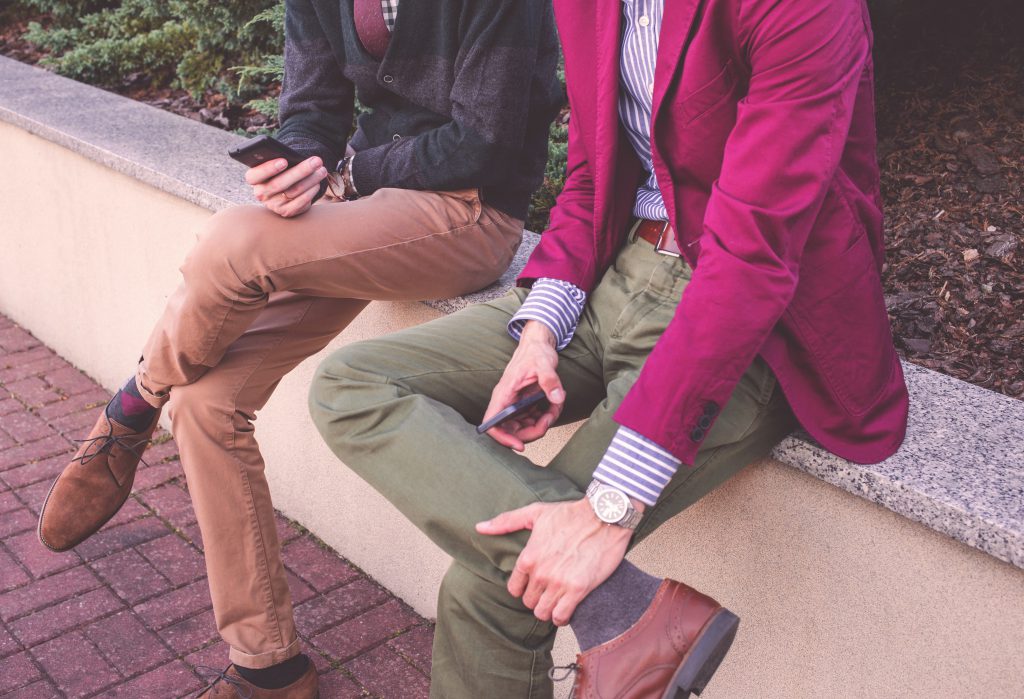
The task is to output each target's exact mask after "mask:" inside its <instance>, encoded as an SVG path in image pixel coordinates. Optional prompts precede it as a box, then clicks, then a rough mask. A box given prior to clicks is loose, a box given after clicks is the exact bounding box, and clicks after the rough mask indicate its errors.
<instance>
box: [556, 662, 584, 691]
mask: <svg viewBox="0 0 1024 699" xmlns="http://www.w3.org/2000/svg"><path fill="white" fill-rule="evenodd" d="M579 673H580V666H579V665H578V664H576V663H569V664H568V665H555V666H554V667H553V668H551V669H550V670H548V677H549V678H551V681H552V682H563V681H565V680H567V679H569V678H570V677H572V678H574V679H573V683H572V691H570V692H569V699H573V697H575V696H576V688H577V686H578V685H579V682H578V680H579Z"/></svg>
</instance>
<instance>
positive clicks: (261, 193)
mask: <svg viewBox="0 0 1024 699" xmlns="http://www.w3.org/2000/svg"><path fill="white" fill-rule="evenodd" d="M228 155H230V156H231V157H232V158H234V159H235V160H237V161H239V162H241V163H244V164H245V165H248V166H249V169H248V170H247V171H246V173H245V181H246V182H248V183H249V184H250V185H252V188H253V194H254V195H255V197H256V199H258V200H259V201H261V202H263V205H264V206H266V207H267V208H268V209H270V210H271V211H273V212H274V213H276V214H278V215H279V216H282V217H285V218H289V217H292V216H298V215H299V214H301V213H303V212H305V211H306V210H307V209H309V207H310V206H311V205H312V204H313V198H314V197H315V196H316V195H317V194H318V193H319V191H320V182H321V181H322V180H323V179H324V178H325V177H326V176H327V169H326V168H325V167H323V162H322V161H321V160H320V158H318V157H316V156H313V157H311V158H303V157H302V155H300V154H299V153H297V152H296V151H295V150H293V149H292V148H289V147H288V146H287V145H285V144H284V143H281V142H280V141H278V140H276V139H274V138H272V137H270V136H258V137H256V138H253V139H250V140H248V141H246V142H245V143H243V144H242V145H240V146H238V147H236V148H232V149H231V150H230V151H228Z"/></svg>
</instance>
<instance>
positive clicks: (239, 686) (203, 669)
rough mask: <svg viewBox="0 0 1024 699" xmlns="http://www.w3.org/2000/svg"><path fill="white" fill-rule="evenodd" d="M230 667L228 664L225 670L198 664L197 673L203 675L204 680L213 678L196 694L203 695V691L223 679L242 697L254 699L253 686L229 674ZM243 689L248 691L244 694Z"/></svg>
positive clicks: (243, 698) (211, 687)
mask: <svg viewBox="0 0 1024 699" xmlns="http://www.w3.org/2000/svg"><path fill="white" fill-rule="evenodd" d="M230 669H231V666H230V665H228V667H227V668H226V669H224V670H218V669H217V668H215V667H210V666H209V665H196V674H197V675H199V676H200V677H202V678H203V679H204V680H211V679H212V680H213V681H212V682H210V684H208V685H206V686H205V687H203V688H202V689H201V690H200V691H199V694H197V695H196V696H202V694H203V692H208V691H209V690H211V689H213V688H214V686H216V684H217V683H218V682H221V681H223V682H224V683H225V684H229V685H232V688H233V689H234V690H235V694H237V695H238V696H240V697H241V698H242V699H252V687H251V686H249V684H248V683H246V682H244V681H242V680H241V679H239V678H237V677H232V676H231V675H229V674H228V670H230ZM242 690H245V692H246V693H245V694H243V693H242Z"/></svg>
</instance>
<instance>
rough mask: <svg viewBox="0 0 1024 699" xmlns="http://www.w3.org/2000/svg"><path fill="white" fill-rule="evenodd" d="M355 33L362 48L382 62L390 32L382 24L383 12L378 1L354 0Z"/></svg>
mask: <svg viewBox="0 0 1024 699" xmlns="http://www.w3.org/2000/svg"><path fill="white" fill-rule="evenodd" d="M353 9H354V11H355V19H356V33H357V34H358V35H359V41H360V42H361V43H362V44H363V48H365V49H366V52H367V53H369V54H370V55H371V56H373V57H374V58H376V59H377V60H378V61H380V60H383V58H384V52H385V51H387V50H388V42H389V41H391V32H389V31H388V25H386V24H385V23H384V10H383V9H382V8H381V6H380V0H354V5H353Z"/></svg>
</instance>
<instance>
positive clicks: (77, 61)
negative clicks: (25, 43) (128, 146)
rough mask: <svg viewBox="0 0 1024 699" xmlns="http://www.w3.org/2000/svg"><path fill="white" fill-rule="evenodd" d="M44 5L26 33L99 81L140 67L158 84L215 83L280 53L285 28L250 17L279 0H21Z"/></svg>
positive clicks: (75, 72)
mask: <svg viewBox="0 0 1024 699" xmlns="http://www.w3.org/2000/svg"><path fill="white" fill-rule="evenodd" d="M20 2H22V4H24V5H26V6H29V7H32V8H34V9H37V10H40V11H44V12H48V13H50V15H51V16H52V17H53V20H54V24H53V26H52V27H49V28H46V29H44V28H43V27H42V26H40V25H39V24H38V23H33V24H32V25H30V27H29V31H28V34H27V35H26V38H27V39H28V40H29V41H31V42H32V43H34V44H36V45H38V46H40V47H41V48H43V49H45V50H47V51H49V52H50V56H49V57H47V58H46V59H44V62H45V64H46V65H48V66H49V67H51V68H53V69H54V70H56V71H57V72H58V73H61V74H63V75H67V76H68V77H72V78H76V79H79V80H83V81H86V82H90V83H93V84H98V85H118V84H121V83H123V82H124V80H125V79H126V78H127V76H129V75H130V74H132V73H143V74H145V75H148V76H149V77H150V78H152V79H153V81H154V83H155V84H157V85H171V86H175V87H179V86H180V87H184V88H186V89H188V90H190V91H192V92H193V93H199V92H201V91H202V90H204V89H206V88H208V87H212V86H214V85H217V84H218V82H219V81H222V80H223V77H224V75H225V73H226V71H227V69H228V68H229V67H230V66H232V65H236V64H239V63H246V62H250V61H253V60H255V59H257V58H259V57H261V56H263V55H264V54H266V53H270V52H277V53H280V50H281V46H282V44H283V40H282V39H283V30H281V29H279V28H278V27H276V26H274V25H273V23H267V22H258V23H254V22H249V20H250V19H251V18H252V17H253V16H254V15H260V14H263V13H266V12H267V11H268V10H270V9H271V8H273V7H274V6H275V5H278V4H279V3H278V0H235V1H234V2H228V3H225V2H216V1H214V0H165V1H161V0H20Z"/></svg>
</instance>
